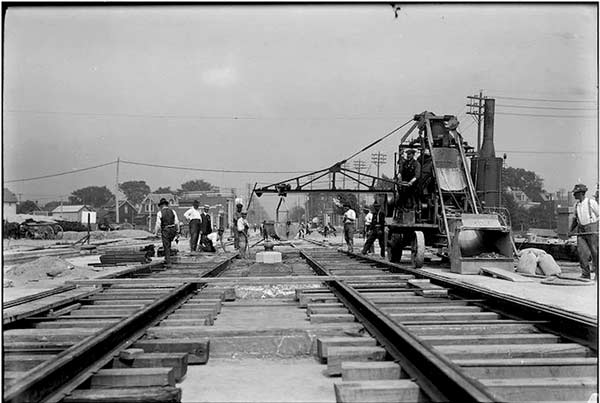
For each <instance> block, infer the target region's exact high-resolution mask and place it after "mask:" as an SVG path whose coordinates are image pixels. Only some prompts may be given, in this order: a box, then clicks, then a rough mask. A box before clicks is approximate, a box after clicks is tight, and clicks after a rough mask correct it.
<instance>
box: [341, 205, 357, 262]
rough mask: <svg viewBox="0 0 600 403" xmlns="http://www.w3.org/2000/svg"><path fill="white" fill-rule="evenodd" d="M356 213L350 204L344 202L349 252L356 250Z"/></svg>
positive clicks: (345, 230)
mask: <svg viewBox="0 0 600 403" xmlns="http://www.w3.org/2000/svg"><path fill="white" fill-rule="evenodd" d="M355 223H356V213H355V212H354V210H352V209H351V208H350V204H348V203H344V240H345V241H346V244H347V245H348V252H354V229H355V228H354V227H355Z"/></svg>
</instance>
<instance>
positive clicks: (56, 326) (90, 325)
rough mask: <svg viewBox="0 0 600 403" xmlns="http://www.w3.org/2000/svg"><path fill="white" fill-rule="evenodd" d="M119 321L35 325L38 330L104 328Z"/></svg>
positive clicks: (61, 320) (53, 322)
mask: <svg viewBox="0 0 600 403" xmlns="http://www.w3.org/2000/svg"><path fill="white" fill-rule="evenodd" d="M117 322H118V320H106V319H102V320H93V319H81V320H76V319H73V320H63V319H59V320H53V321H48V322H40V323H37V324H36V325H35V327H36V329H64V328H93V329H98V328H103V327H106V326H111V325H114V324H115V323H117Z"/></svg>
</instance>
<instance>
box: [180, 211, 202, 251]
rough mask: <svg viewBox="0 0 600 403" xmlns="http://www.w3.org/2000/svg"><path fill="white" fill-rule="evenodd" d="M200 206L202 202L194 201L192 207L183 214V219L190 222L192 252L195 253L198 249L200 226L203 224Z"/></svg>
mask: <svg viewBox="0 0 600 403" xmlns="http://www.w3.org/2000/svg"><path fill="white" fill-rule="evenodd" d="M199 206H200V202H198V200H194V202H193V203H192V207H190V208H189V209H188V210H187V211H186V212H185V213H183V217H184V218H185V219H186V220H187V221H188V225H189V229H190V252H195V251H196V249H197V248H198V238H199V236H200V225H201V223H202V215H201V214H202V213H201V212H200V209H199Z"/></svg>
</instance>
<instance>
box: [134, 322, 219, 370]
mask: <svg viewBox="0 0 600 403" xmlns="http://www.w3.org/2000/svg"><path fill="white" fill-rule="evenodd" d="M177 328H178V327H177V326H176V327H164V328H163V329H167V330H169V329H177ZM181 328H187V327H181ZM133 347H134V348H142V349H144V351H146V352H153V353H189V356H188V364H206V363H207V362H208V358H209V351H210V340H209V339H208V338H203V337H196V338H191V337H187V338H168V339H143V340H138V341H136V342H135V344H134V345H133Z"/></svg>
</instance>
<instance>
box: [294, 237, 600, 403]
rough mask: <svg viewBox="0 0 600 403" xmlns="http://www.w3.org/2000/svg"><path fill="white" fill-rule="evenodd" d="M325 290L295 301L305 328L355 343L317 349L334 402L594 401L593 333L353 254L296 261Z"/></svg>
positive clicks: (323, 342)
mask: <svg viewBox="0 0 600 403" xmlns="http://www.w3.org/2000/svg"><path fill="white" fill-rule="evenodd" d="M301 254H302V256H303V257H304V258H305V259H306V260H307V262H308V263H309V264H310V265H311V266H312V267H313V268H314V269H315V270H316V271H317V272H319V273H320V274H322V275H336V274H341V273H343V274H351V273H355V274H359V273H363V274H366V273H369V274H378V273H379V274H383V273H384V272H390V271H394V272H395V273H396V274H398V273H405V277H404V278H403V280H401V281H398V280H396V279H395V280H385V279H377V280H373V281H369V282H365V281H360V282H354V281H345V282H342V281H329V282H327V287H323V288H321V289H310V290H304V291H300V292H299V297H300V300H301V301H308V302H307V303H306V307H307V314H308V315H309V316H310V318H311V321H313V320H315V321H352V320H354V319H355V318H356V319H357V320H358V321H360V322H361V323H362V325H363V326H365V329H366V330H367V332H368V335H367V334H364V335H355V336H360V337H330V338H321V339H319V341H318V343H319V357H320V358H321V360H322V362H324V363H326V364H327V371H328V372H329V374H330V375H342V382H339V383H337V384H336V385H335V392H336V398H337V401H338V403H340V402H344V403H347V402H363V401H375V402H377V401H427V400H429V399H431V400H435V401H457V402H459V401H460V402H464V401H489V402H492V401H587V400H588V399H589V398H590V397H591V396H592V394H593V393H594V392H596V391H597V365H598V358H597V350H596V345H597V324H596V323H593V322H590V321H589V320H586V319H585V318H581V317H578V316H577V315H573V314H569V313H567V312H562V311H559V310H553V309H548V308H546V307H542V306H537V305H535V304H533V303H530V302H527V301H518V300H516V299H512V300H511V299H507V298H506V296H503V297H500V296H498V295H495V294H494V293H489V292H488V293H486V292H484V291H483V290H478V289H476V288H475V287H469V286H465V285H462V284H458V283H456V282H452V281H447V280H445V279H443V278H441V277H439V276H435V275H429V274H426V273H423V272H421V271H415V270H412V269H408V268H405V267H402V266H400V265H397V264H390V263H388V262H386V261H380V260H375V259H370V258H365V257H362V256H359V255H354V254H344V253H340V252H337V251H332V250H318V249H313V250H311V251H307V252H302V253H301Z"/></svg>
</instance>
